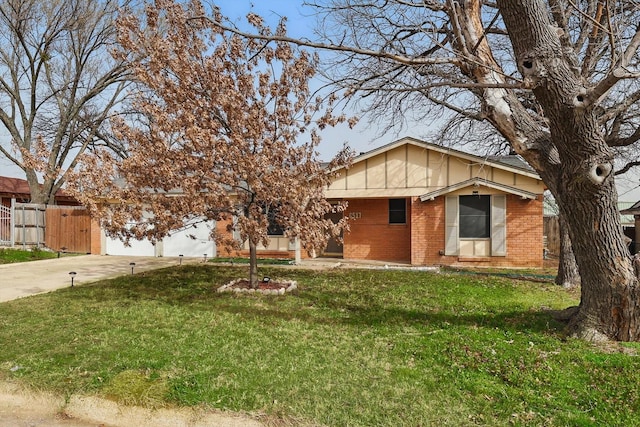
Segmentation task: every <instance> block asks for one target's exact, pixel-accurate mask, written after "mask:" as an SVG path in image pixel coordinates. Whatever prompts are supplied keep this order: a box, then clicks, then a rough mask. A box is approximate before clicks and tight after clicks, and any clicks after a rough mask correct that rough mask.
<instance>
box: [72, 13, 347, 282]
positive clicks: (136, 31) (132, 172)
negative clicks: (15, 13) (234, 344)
mask: <svg viewBox="0 0 640 427" xmlns="http://www.w3.org/2000/svg"><path fill="white" fill-rule="evenodd" d="M205 13H206V11H205V9H204V8H203V7H202V6H201V5H200V4H199V3H198V2H192V3H190V4H189V5H188V6H184V5H180V4H177V3H174V2H172V1H157V2H156V3H155V5H153V6H148V7H147V9H146V21H145V22H142V21H141V20H140V19H139V18H137V17H135V16H132V15H129V16H123V17H121V18H120V19H119V21H118V30H119V42H120V44H121V49H120V51H119V52H118V54H117V55H118V57H120V58H124V59H126V60H127V61H128V62H131V64H130V65H131V67H132V69H133V70H134V73H135V76H136V78H137V79H138V80H139V81H140V83H141V84H142V86H143V87H145V88H146V89H145V90H143V91H141V92H140V93H138V96H137V101H136V103H135V106H136V109H137V110H138V111H139V112H140V113H141V116H143V117H145V118H146V123H144V126H141V125H140V124H136V125H135V126H133V125H131V124H127V123H125V122H124V121H122V120H120V121H116V122H115V123H114V125H113V127H114V129H115V130H116V132H117V135H118V137H119V138H120V139H121V140H122V141H123V142H124V143H126V144H127V145H128V149H129V153H130V155H129V156H128V157H127V158H126V159H124V160H122V161H117V160H116V159H115V158H114V157H113V156H111V155H110V154H109V153H108V152H106V151H105V152H101V153H98V154H97V155H93V156H87V157H86V158H85V161H84V164H83V167H82V168H81V170H80V171H79V172H80V173H78V174H77V176H76V180H75V188H76V189H77V190H82V193H83V194H82V195H81V196H80V197H82V199H83V200H84V201H85V202H86V203H87V204H89V205H90V206H91V207H92V208H93V209H94V210H95V211H96V212H97V213H98V215H99V217H100V218H102V224H103V226H104V227H105V228H106V229H107V230H108V231H109V232H110V233H111V234H114V235H116V234H118V235H123V236H125V237H126V238H131V237H135V238H142V237H147V238H150V239H152V240H153V239H159V238H161V237H162V236H165V235H167V234H168V233H169V232H170V231H171V230H175V229H178V228H181V227H184V226H185V224H186V225H187V226H188V225H190V224H193V223H194V222H195V221H204V220H216V221H224V222H226V223H227V224H228V227H227V230H226V232H224V233H216V232H215V231H214V232H213V233H214V234H213V237H214V238H215V239H216V241H217V242H218V243H219V244H220V245H222V246H226V247H231V248H236V249H237V248H239V247H240V245H241V244H242V243H241V242H245V241H248V244H249V250H250V281H251V284H252V286H253V287H257V285H258V280H257V257H256V248H257V246H258V245H259V244H261V243H262V244H265V245H266V244H267V242H268V240H267V228H268V225H269V220H271V221H272V222H274V221H275V222H276V223H277V224H278V225H279V226H280V227H281V228H282V229H283V231H284V234H285V235H286V236H287V237H290V238H294V237H299V238H300V239H301V242H302V245H303V247H304V248H306V249H313V248H320V247H323V246H324V245H325V244H326V241H327V240H328V238H329V237H332V236H333V237H335V236H337V235H338V234H339V231H340V228H341V227H342V226H343V225H344V224H343V223H342V222H341V223H339V224H333V223H332V222H331V221H330V220H329V219H325V215H326V214H327V213H329V212H330V211H332V210H334V209H338V210H342V209H343V207H342V206H337V207H336V206H332V205H331V204H330V203H329V202H328V201H326V200H325V199H324V197H323V190H324V188H325V187H326V186H327V185H328V184H329V183H330V181H331V175H330V173H329V171H331V170H332V169H333V168H337V167H339V166H344V165H346V164H347V162H348V160H349V157H350V155H349V153H348V150H346V149H345V150H343V151H342V152H340V153H339V155H338V156H337V157H336V158H335V159H334V160H332V161H331V162H330V163H329V164H328V165H323V164H321V163H320V162H319V161H318V160H317V153H316V147H317V145H318V143H319V138H318V135H317V134H316V130H315V127H316V125H317V126H318V127H324V126H327V125H334V124H336V123H338V122H340V121H343V120H344V117H334V116H333V114H332V113H331V105H330V104H331V101H330V100H329V102H328V105H327V107H326V108H325V107H323V103H322V102H321V100H319V99H316V100H313V101H312V100H311V99H310V98H311V92H310V89H309V80H310V79H311V78H312V76H313V75H314V72H315V58H314V57H312V56H310V55H309V54H307V53H306V52H304V51H300V50H296V49H294V48H292V47H291V46H290V45H289V44H287V43H271V42H258V41H253V40H246V39H242V38H240V37H237V36H228V35H225V34H223V33H222V32H221V31H220V30H219V29H218V28H217V27H216V26H213V25H211V24H209V23H208V21H205V20H201V19H193V17H195V16H200V15H202V14H205ZM213 13H214V14H215V17H216V20H222V19H223V18H222V16H221V15H220V14H219V13H218V11H214V12H213ZM248 20H249V23H250V24H252V25H253V26H254V27H255V29H256V31H258V32H260V33H262V34H271V32H270V30H269V29H268V28H267V27H265V26H264V25H263V22H262V20H261V19H260V18H259V17H258V16H256V15H249V16H248ZM274 34H278V35H284V34H285V26H284V23H281V24H280V25H279V26H278V27H277V29H276V31H275V33H274ZM304 135H307V142H306V143H299V142H298V141H299V140H300V139H301V137H302V136H304ZM97 200H110V201H111V202H112V203H108V204H105V203H103V204H99V203H97V202H96V201H97ZM132 220H133V222H135V223H136V225H134V226H129V227H127V223H128V222H131V221H132ZM234 231H235V232H236V234H239V239H237V238H236V239H233V238H232V236H233V234H232V233H233V232H234Z"/></svg>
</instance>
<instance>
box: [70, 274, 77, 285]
mask: <svg viewBox="0 0 640 427" xmlns="http://www.w3.org/2000/svg"><path fill="white" fill-rule="evenodd" d="M76 274H78V273H76V272H75V271H70V272H69V276H71V287H72V288H73V278H74V277H76Z"/></svg>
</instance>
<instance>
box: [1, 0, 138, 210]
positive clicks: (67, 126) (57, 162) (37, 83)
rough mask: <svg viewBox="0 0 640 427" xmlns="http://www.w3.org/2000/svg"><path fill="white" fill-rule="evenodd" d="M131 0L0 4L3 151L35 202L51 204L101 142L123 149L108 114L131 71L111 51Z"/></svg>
mask: <svg viewBox="0 0 640 427" xmlns="http://www.w3.org/2000/svg"><path fill="white" fill-rule="evenodd" d="M128 3H129V2H128V1H124V2H123V1H118V0H96V1H92V0H50V1H40V0H2V1H0V123H1V124H2V127H3V128H4V131H5V134H6V135H5V136H4V137H3V138H2V139H1V140H0V153H1V154H2V155H4V156H5V157H6V158H7V159H9V160H10V161H11V162H13V163H14V164H15V165H17V166H18V167H19V168H20V169H22V170H23V171H24V173H25V176H26V178H27V181H28V182H29V187H30V190H31V200H32V201H33V202H36V203H48V202H50V201H52V200H53V195H54V194H55V193H56V191H58V190H59V189H60V188H61V187H62V186H63V184H64V183H65V181H66V179H67V171H68V170H71V169H73V168H74V167H75V165H76V163H77V159H78V156H79V155H81V154H82V153H83V152H85V151H86V150H88V149H91V148H92V147H95V146H107V147H110V148H111V149H113V150H115V151H116V152H119V153H123V150H124V147H122V145H120V144H118V143H117V141H114V140H113V139H112V138H110V137H109V129H108V126H106V122H107V119H108V117H109V115H110V114H111V113H112V111H113V110H114V108H115V107H116V106H117V105H118V104H119V103H120V102H121V101H122V100H123V97H124V96H125V87H126V85H127V81H128V77H129V74H128V71H127V68H126V67H125V66H124V64H123V62H122V61H121V60H115V59H113V58H112V56H111V54H110V49H111V48H112V47H113V45H114V43H115V41H116V32H115V28H114V20H115V18H116V15H117V13H118V10H119V9H120V8H121V7H126V6H127V4H128Z"/></svg>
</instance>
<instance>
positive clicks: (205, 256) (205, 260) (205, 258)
mask: <svg viewBox="0 0 640 427" xmlns="http://www.w3.org/2000/svg"><path fill="white" fill-rule="evenodd" d="M203 257H204V262H207V254H204V255H203Z"/></svg>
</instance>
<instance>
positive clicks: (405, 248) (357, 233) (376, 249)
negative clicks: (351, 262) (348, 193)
mask: <svg viewBox="0 0 640 427" xmlns="http://www.w3.org/2000/svg"><path fill="white" fill-rule="evenodd" d="M348 202H349V205H348V208H347V211H346V213H345V215H346V216H347V217H349V216H350V214H352V215H351V217H353V219H350V220H349V226H350V228H351V230H350V231H349V232H347V233H345V235H344V253H343V256H344V258H345V259H366V260H378V261H393V262H407V263H408V262H410V261H411V225H410V218H411V205H410V204H408V205H407V224H389V200H388V199H354V200H349V201H348Z"/></svg>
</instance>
